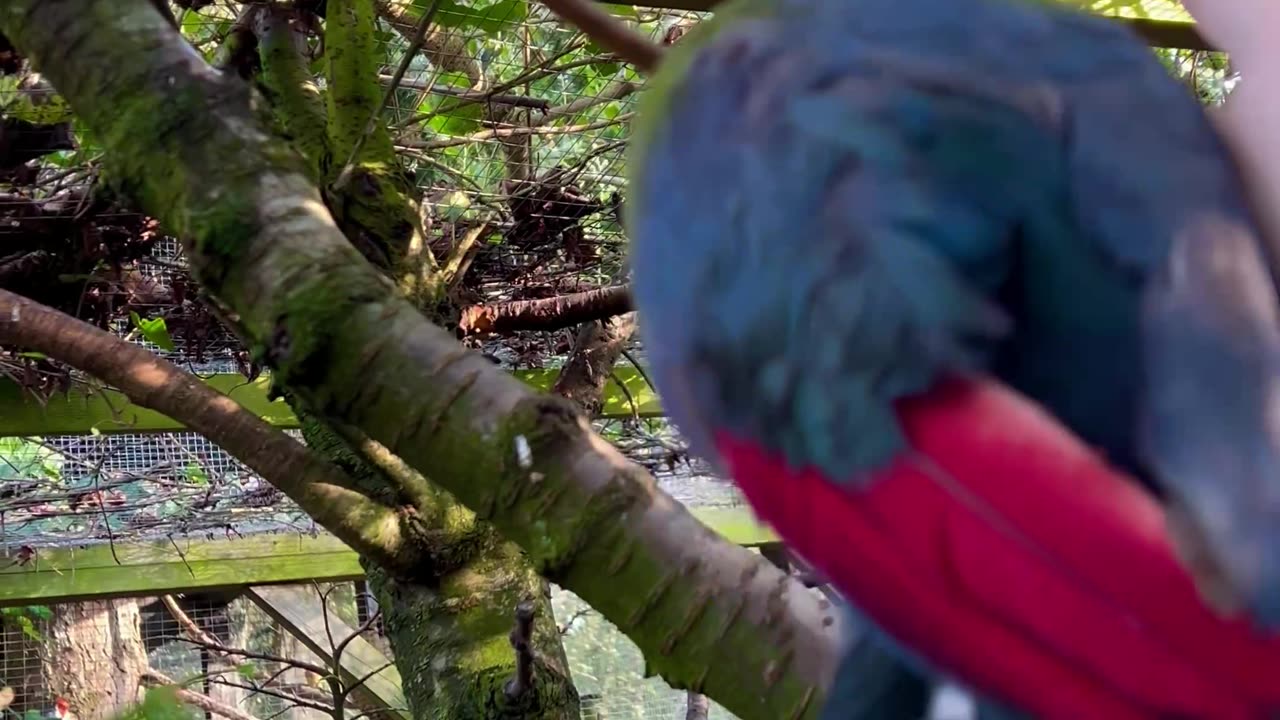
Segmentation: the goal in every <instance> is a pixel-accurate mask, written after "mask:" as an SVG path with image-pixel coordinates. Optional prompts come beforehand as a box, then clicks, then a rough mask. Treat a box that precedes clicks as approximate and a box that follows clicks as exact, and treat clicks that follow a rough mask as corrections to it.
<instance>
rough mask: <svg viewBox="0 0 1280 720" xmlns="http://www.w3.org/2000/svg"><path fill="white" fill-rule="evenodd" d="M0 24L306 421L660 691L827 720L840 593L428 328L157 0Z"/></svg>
mask: <svg viewBox="0 0 1280 720" xmlns="http://www.w3.org/2000/svg"><path fill="white" fill-rule="evenodd" d="M140 10H145V11H146V12H140ZM0 32H3V33H4V34H5V35H6V36H7V37H9V38H10V39H11V40H13V41H14V44H15V45H16V46H18V48H19V49H20V50H21V51H22V52H24V53H25V54H27V55H28V56H31V57H33V58H34V59H35V60H36V62H37V63H38V64H39V66H40V67H42V68H43V70H44V72H45V74H46V75H47V77H48V78H49V79H50V81H51V82H52V83H53V84H54V86H55V87H56V88H57V89H58V91H59V93H60V94H61V95H62V96H63V97H64V98H65V99H66V100H67V102H68V103H69V104H70V105H71V107H72V108H73V109H74V110H75V111H76V113H77V116H78V117H79V119H80V120H81V121H82V122H84V123H85V126H86V127H87V129H88V130H89V131H91V132H92V133H93V134H94V136H95V137H96V138H99V139H100V142H101V143H102V144H103V146H104V148H105V149H106V151H107V159H108V163H109V169H110V170H111V172H110V173H109V174H108V177H113V178H115V179H116V181H117V182H118V183H121V184H123V186H124V188H125V189H126V190H128V191H129V192H130V194H131V196H132V197H134V198H135V199H136V201H137V202H138V204H139V205H140V206H141V208H142V209H143V210H145V211H146V212H147V213H148V214H149V215H151V216H152V217H156V218H159V219H160V220H161V222H163V223H165V224H166V226H167V229H168V230H169V231H170V232H172V233H173V234H174V235H175V236H177V237H181V238H183V239H184V245H185V246H186V248H187V253H188V257H189V258H190V259H191V263H192V267H193V270H194V271H195V274H196V278H197V280H198V281H199V282H200V283H201V285H202V286H203V287H204V288H205V289H206V290H207V291H208V292H209V293H210V294H211V295H212V296H213V297H214V298H215V299H216V301H217V302H219V303H220V304H221V305H223V306H225V307H226V308H229V310H230V312H229V313H228V318H229V320H230V323H231V324H232V326H233V327H234V329H235V330H236V332H237V333H238V334H239V335H240V337H242V338H243V339H244V340H245V342H246V344H247V345H248V346H249V347H251V348H252V349H253V351H254V352H255V353H256V354H257V355H258V356H259V357H261V358H263V360H264V361H265V363H266V364H267V365H268V366H269V367H270V368H271V369H272V379H273V381H274V382H278V383H281V384H282V385H283V386H285V387H287V388H288V389H289V391H290V393H291V397H293V398H295V399H296V401H297V403H298V404H300V405H301V406H302V407H303V408H305V409H306V411H308V412H310V413H312V414H314V416H316V417H318V418H322V419H324V420H325V421H326V422H328V423H335V422H336V423H345V424H347V425H349V426H351V427H355V428H359V429H360V430H361V431H362V432H363V433H365V434H366V435H367V436H368V437H369V438H370V439H371V440H373V441H376V442H377V443H379V444H380V445H381V446H383V447H385V448H387V449H388V450H389V451H390V452H393V453H395V454H396V455H397V456H399V457H400V458H402V459H403V460H404V461H405V462H406V463H407V465H408V466H410V467H412V468H414V469H415V470H416V471H418V472H420V473H421V474H422V475H423V476H424V477H428V478H430V479H431V480H432V481H433V482H435V483H437V484H439V485H440V486H441V487H443V488H444V489H446V490H448V491H449V492H450V493H452V494H453V495H454V496H455V497H456V498H457V499H458V500H460V501H461V502H463V503H465V504H466V505H467V506H468V507H470V508H473V509H474V510H475V511H476V514H477V515H478V516H480V517H481V518H482V519H485V520H489V521H491V522H492V523H493V525H494V526H496V527H497V528H498V529H499V530H500V531H501V532H502V533H504V534H505V535H506V537H507V538H508V539H510V540H512V541H514V542H516V543H518V544H519V545H520V546H521V547H523V548H524V550H525V552H526V554H527V556H528V558H529V560H530V561H531V562H532V563H533V566H534V568H536V569H537V570H538V571H539V572H541V573H542V574H543V575H544V576H545V577H547V579H549V580H551V581H553V582H555V583H557V584H559V585H560V586H561V587H564V588H566V589H568V590H571V591H573V592H574V593H576V594H577V595H578V596H579V597H582V598H583V599H584V600H586V601H587V602H588V603H590V604H591V605H592V606H593V607H595V608H596V609H598V610H599V611H600V612H601V614H602V615H604V616H605V617H606V618H608V619H609V620H610V621H612V622H613V623H614V624H615V625H617V626H618V627H619V628H620V629H621V630H622V631H623V632H624V633H626V634H627V635H628V636H629V637H630V638H631V639H632V640H633V641H635V642H636V644H637V645H638V646H639V647H640V649H641V650H642V651H643V652H644V654H645V657H646V659H647V661H648V663H649V667H650V669H651V670H652V671H653V672H654V673H656V674H659V675H661V676H662V677H663V678H664V679H666V680H667V682H668V683H669V684H671V685H673V686H675V687H680V688H692V689H695V690H698V691H701V692H704V693H705V694H707V695H708V696H710V697H712V698H714V699H715V700H717V701H718V702H719V703H720V704H722V705H724V706H725V707H726V708H727V709H728V710H729V711H730V712H732V713H734V714H736V715H737V716H739V717H741V718H743V719H744V720H776V719H777V718H779V717H784V718H795V719H797V720H798V719H800V718H813V717H816V716H817V713H818V710H819V707H820V699H821V695H822V694H823V688H825V687H826V685H827V684H828V683H829V682H830V679H831V675H832V671H833V670H834V665H835V663H834V660H835V658H836V653H837V646H838V643H837V638H838V637H839V632H840V630H839V626H840V623H839V622H836V621H835V618H834V617H832V611H831V608H830V607H829V604H828V603H826V602H825V601H820V600H819V599H818V598H816V597H815V596H814V595H813V594H811V593H810V592H809V591H806V590H804V589H803V588H801V587H800V586H799V584H798V583H795V582H794V581H793V580H791V579H789V578H787V577H786V576H785V575H784V574H783V573H782V572H780V571H779V570H778V569H777V568H773V567H772V566H770V565H769V564H768V563H767V562H766V561H764V560H763V559H761V558H760V557H758V556H756V555H755V554H753V553H751V552H749V551H747V550H746V549H744V548H740V547H737V546H734V545H732V544H730V543H728V542H726V541H725V540H724V539H723V538H721V537H719V536H717V535H716V534H715V533H713V532H712V531H711V530H709V529H708V528H706V527H705V526H703V525H702V524H701V523H699V522H698V521H697V520H696V519H695V518H694V517H693V516H692V515H691V514H690V513H689V512H688V510H687V509H686V508H685V507H684V506H682V505H680V504H679V503H677V502H675V501H674V500H673V499H671V498H670V497H669V496H667V495H665V494H663V493H662V492H661V491H660V490H659V489H658V487H657V484H656V482H655V481H654V480H653V478H652V477H650V476H649V475H647V474H646V473H644V472H643V470H641V469H640V468H638V467H636V466H635V465H633V464H631V463H629V462H627V461H626V460H625V459H624V458H623V457H622V456H621V454H619V453H618V452H617V450H615V449H614V448H612V447H610V446H609V444H608V443H606V442H605V441H604V440H602V439H601V438H599V437H598V436H596V435H595V434H594V433H592V432H591V430H590V426H589V425H588V423H587V422H586V420H585V419H584V418H583V417H582V416H581V415H580V414H579V413H578V412H576V410H575V409H574V408H573V406H572V404H570V403H569V402H568V401H566V400H563V399H559V398H553V397H550V396H546V395H540V394H536V393H534V392H533V391H531V390H530V389H529V388H527V387H526V386H525V385H524V384H522V383H521V382H520V381H519V380H517V379H515V378H513V377H511V376H510V375H509V374H507V373H505V372H503V371H502V370H500V369H498V368H496V367H494V366H493V365H492V363H490V362H489V361H488V360H486V359H485V358H484V357H483V356H482V355H480V354H479V353H473V352H469V351H467V350H465V349H464V348H462V347H461V346H460V345H459V344H458V343H457V342H456V341H455V340H454V339H453V338H452V337H451V336H450V334H449V333H447V332H446V331H444V330H442V329H441V328H438V327H435V326H433V325H431V324H430V323H428V322H427V321H426V320H425V319H424V318H423V316H422V314H421V313H420V312H419V311H418V310H417V309H416V308H415V307H414V306H413V305H412V304H411V303H410V302H408V301H407V300H405V299H404V298H403V297H402V296H401V295H399V294H398V293H397V292H396V290H395V288H394V287H393V285H392V284H391V283H388V282H387V280H386V278H385V277H384V276H383V275H382V274H380V273H379V272H378V270H377V269H375V268H374V267H372V266H371V265H370V264H369V263H368V262H366V261H365V260H364V258H362V257H361V255H360V254H359V253H358V252H357V251H356V250H355V249H354V248H353V247H352V245H351V243H349V242H348V241H347V239H346V238H345V237H344V236H343V234H342V232H341V231H340V230H339V229H338V227H337V226H336V225H335V223H334V222H333V219H332V218H331V217H330V216H329V215H328V213H327V212H326V211H325V206H324V203H323V202H322V201H321V197H320V194H319V191H318V189H317V188H316V187H315V186H314V185H313V184H312V183H311V182H309V180H308V177H307V172H306V169H305V164H304V163H303V162H302V161H301V159H300V158H299V157H298V156H297V155H296V154H294V153H292V152H291V151H290V150H289V149H288V147H287V145H286V144H285V143H284V142H282V141H281V140H279V139H277V138H274V137H272V136H271V135H270V134H269V133H267V132H265V131H264V130H263V129H262V126H261V125H260V124H259V122H258V120H257V117H256V115H255V114H254V110H253V107H252V104H251V94H250V92H249V90H248V89H247V88H245V87H244V85H243V83H242V82H241V81H240V80H239V79H238V78H233V77H226V76H225V75H222V74H219V73H217V72H213V71H211V70H210V69H209V68H208V66H207V65H205V64H204V63H203V62H202V61H201V60H200V59H199V58H198V57H196V56H194V54H193V53H192V52H191V50H190V47H189V46H188V45H187V44H186V43H185V41H183V40H182V39H181V37H179V36H178V35H177V33H175V32H173V30H172V28H170V27H168V26H167V25H166V24H165V23H164V21H163V19H162V18H160V17H159V16H158V15H156V14H155V12H154V11H152V10H150V8H149V7H147V5H146V2H145V0H77V1H76V2H67V1H63V2H51V1H50V0H6V1H5V2H4V3H0ZM67 48H75V49H76V52H67V51H66V49H67ZM50 354H52V353H50ZM81 359H85V358H83V357H82V358H81ZM330 520H331V521H332V518H331V519H330Z"/></svg>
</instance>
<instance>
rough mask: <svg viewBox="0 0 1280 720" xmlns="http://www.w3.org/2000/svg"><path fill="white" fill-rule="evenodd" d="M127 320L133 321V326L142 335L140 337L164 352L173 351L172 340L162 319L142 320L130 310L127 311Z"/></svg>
mask: <svg viewBox="0 0 1280 720" xmlns="http://www.w3.org/2000/svg"><path fill="white" fill-rule="evenodd" d="M129 319H130V320H132V321H133V324H134V325H135V326H136V327H137V328H138V330H139V331H140V332H141V333H142V337H144V338H146V339H147V340H149V341H150V342H151V343H153V344H154V345H157V346H159V347H161V348H163V349H165V350H169V351H170V352H172V351H173V348H174V345H173V338H171V337H169V328H168V326H166V325H165V323H164V318H162V317H157V318H147V319H145V320H144V319H142V318H141V317H139V316H138V313H136V312H133V311H132V310H131V311H129Z"/></svg>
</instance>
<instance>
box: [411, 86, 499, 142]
mask: <svg viewBox="0 0 1280 720" xmlns="http://www.w3.org/2000/svg"><path fill="white" fill-rule="evenodd" d="M455 102H456V101H455V100H453V99H452V98H448V97H441V96H439V95H431V96H429V97H428V98H427V101H426V102H424V103H423V104H422V107H420V108H419V112H425V113H430V112H432V111H434V110H435V109H436V108H438V107H440V106H441V105H442V104H444V107H448V106H449V105H452V104H454V103H455ZM483 113H484V107H483V106H482V105H481V104H480V103H471V104H470V105H464V106H462V107H459V108H454V109H452V110H446V111H445V112H443V113H441V114H439V115H436V116H435V117H433V118H431V119H430V120H428V121H427V127H429V128H431V129H432V130H434V131H436V132H438V133H440V134H441V135H450V136H457V135H470V134H471V133H473V132H475V131H477V130H479V129H480V119H481V117H482V116H483Z"/></svg>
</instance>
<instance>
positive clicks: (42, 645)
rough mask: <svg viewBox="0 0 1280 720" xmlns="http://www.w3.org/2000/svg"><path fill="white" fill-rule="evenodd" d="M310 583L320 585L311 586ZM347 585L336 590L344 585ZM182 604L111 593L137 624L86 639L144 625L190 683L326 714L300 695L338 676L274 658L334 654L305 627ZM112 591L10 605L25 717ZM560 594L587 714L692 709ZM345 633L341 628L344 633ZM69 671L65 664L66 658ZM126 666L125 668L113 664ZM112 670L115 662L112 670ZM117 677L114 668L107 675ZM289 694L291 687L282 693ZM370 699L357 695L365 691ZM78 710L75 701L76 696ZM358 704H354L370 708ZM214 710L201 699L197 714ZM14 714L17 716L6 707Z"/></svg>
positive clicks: (211, 694)
mask: <svg viewBox="0 0 1280 720" xmlns="http://www.w3.org/2000/svg"><path fill="white" fill-rule="evenodd" d="M325 589H326V590H330V594H329V595H328V596H327V598H328V607H329V608H330V610H331V612H333V613H334V615H333V617H334V618H335V619H341V620H344V621H346V622H347V623H348V624H349V625H351V626H357V625H358V624H359V617H358V613H357V611H356V608H355V604H354V599H355V589H354V588H353V587H352V586H351V584H349V583H347V584H342V585H339V586H326V588H325ZM308 591H312V590H311V589H310V588H308ZM335 591H336V592H335ZM173 599H174V601H175V603H176V605H177V607H178V610H179V612H180V616H175V615H174V614H173V612H172V611H171V610H170V609H169V608H168V607H166V606H165V604H164V602H163V601H162V600H160V599H158V598H134V599H121V600H114V601H109V602H111V603H114V604H115V605H116V606H122V605H127V606H132V607H131V611H132V612H133V613H134V614H133V615H130V616H129V617H136V627H132V628H126V629H124V630H121V629H120V628H118V627H109V625H110V623H111V619H110V618H109V617H108V616H107V614H106V613H102V614H101V615H93V616H91V619H90V620H89V621H88V622H87V623H81V624H79V625H78V626H77V627H76V629H75V631H74V632H75V633H79V635H78V637H80V638H81V640H89V641H92V637H90V636H107V635H114V637H115V641H116V642H118V643H121V645H122V646H123V645H124V644H126V643H127V641H128V639H129V638H134V637H136V641H137V642H138V643H140V646H139V649H140V650H141V651H142V653H143V654H144V656H145V661H144V663H143V665H144V666H145V667H144V670H147V671H151V672H153V673H156V674H157V676H163V677H165V678H167V679H171V680H174V681H177V682H181V683H184V684H185V686H186V687H187V688H189V689H190V690H192V691H194V692H196V693H199V694H201V695H204V696H207V697H208V698H210V699H212V700H214V701H216V702H219V703H221V704H223V705H225V706H230V707H233V708H235V709H237V710H239V711H241V712H244V713H247V714H249V715H251V716H253V717H256V718H263V719H265V718H271V717H275V718H285V719H286V720H319V719H320V718H323V717H325V716H324V715H323V714H321V713H319V712H318V711H316V710H315V709H313V708H307V707H300V706H298V704H297V702H296V700H298V699H301V700H302V701H303V702H306V703H311V704H313V705H315V704H323V703H325V702H326V699H325V697H324V694H325V693H326V692H327V687H326V686H325V685H324V684H323V683H322V682H320V679H319V678H318V676H316V675H315V674H314V673H309V672H307V671H305V670H302V669H297V668H291V667H289V666H286V665H285V664H283V663H280V662H277V661H275V660H272V659H271V658H272V657H286V658H289V659H291V660H295V661H299V662H303V663H311V664H317V665H323V664H324V663H325V662H326V660H325V659H323V658H320V657H318V656H316V655H315V654H314V653H312V652H311V651H310V650H308V649H307V648H306V647H305V646H304V645H303V644H302V643H300V642H299V641H298V640H297V638H295V637H293V636H291V635H290V633H289V632H288V631H287V630H285V629H284V628H282V627H281V626H280V625H279V624H278V623H276V622H275V621H274V620H272V618H271V617H270V616H269V615H267V614H266V613H265V612H264V611H263V610H261V609H260V608H259V607H258V606H257V605H256V604H254V603H253V602H252V601H250V600H249V599H247V598H245V597H243V596H239V595H238V594H236V593H226V594H186V595H177V596H173ZM104 602H106V601H100V602H99V603H96V604H92V605H79V606H77V605H76V604H73V603H63V604H59V605H53V606H49V607H44V606H36V607H29V608H9V609H5V610H4V611H3V613H4V614H3V616H2V618H0V628H2V629H0V687H4V686H8V687H11V688H13V689H14V690H15V698H14V701H13V704H12V705H11V706H10V708H9V709H10V710H11V711H13V712H14V713H15V714H16V715H17V716H18V717H24V716H25V714H26V713H27V712H28V711H33V712H37V713H45V712H49V711H51V710H52V709H53V707H54V703H55V701H56V699H57V697H59V692H58V688H59V687H62V686H61V685H60V684H59V683H60V680H59V678H60V677H63V676H60V675H58V674H57V673H58V672H59V671H58V670H56V669H53V668H51V667H50V666H49V662H50V660H51V658H52V657H54V655H55V653H54V651H53V650H52V649H51V648H52V646H53V644H54V640H55V638H54V634H55V633H64V637H66V635H65V633H66V632H67V630H66V629H65V627H66V626H65V625H62V624H59V620H58V618H59V617H63V616H66V615H69V614H70V613H72V612H75V611H76V610H80V611H84V610H85V608H89V610H90V612H91V613H92V612H94V611H97V610H100V609H101V606H102V605H103V603H104ZM552 603H553V606H554V612H555V613H556V617H557V620H558V621H559V623H560V625H561V628H562V632H563V637H564V646H565V652H566V655H567V656H568V659H569V665H570V671H571V673H572V674H573V679H574V683H575V685H576V686H577V688H578V692H579V694H580V696H581V698H582V710H583V717H584V718H594V719H596V720H606V719H607V720H627V719H628V718H635V719H636V720H640V719H644V720H661V719H664V718H672V719H674V718H683V717H684V713H685V708H686V704H687V695H686V693H684V692H682V691H677V690H673V689H672V688H670V687H669V686H667V685H666V683H665V682H663V681H662V680H661V679H660V678H647V679H646V678H644V677H642V673H643V668H644V661H643V658H642V657H641V655H640V652H639V650H638V649H637V648H636V647H635V646H634V645H633V644H632V643H631V642H630V640H628V639H627V638H626V637H625V636H624V635H623V634H622V633H621V632H620V631H618V630H617V629H616V628H615V627H614V626H613V625H612V624H610V623H609V622H608V621H606V620H604V619H602V618H601V617H600V616H599V615H597V614H595V613H594V612H593V611H591V610H590V609H589V608H588V607H587V606H586V604H585V603H583V602H582V600H581V599H579V598H578V597H577V596H576V595H573V594H572V593H569V592H566V591H563V590H561V589H559V588H554V589H553V595H552ZM364 637H365V638H366V639H367V640H370V641H372V642H374V643H375V644H376V645H377V646H378V647H379V649H380V650H382V651H383V652H384V653H386V654H387V656H388V657H390V656H391V654H390V648H389V646H388V645H387V643H386V641H385V639H384V638H381V637H380V636H379V635H378V634H377V631H376V629H371V630H368V631H366V633H365V634H364ZM335 638H336V639H337V640H338V641H340V640H341V639H342V636H341V635H335ZM227 648H229V649H234V650H240V651H244V653H245V654H243V655H235V654H223V653H222V652H220V650H222V649H227ZM62 672H65V670H63V671H62ZM112 672H115V673H116V676H117V677H118V676H119V675H120V673H119V671H112ZM108 674H110V673H108ZM104 677H105V676H104ZM281 696H284V697H281ZM359 702H360V701H359V700H358V699H357V701H356V703H359ZM73 710H74V708H73ZM359 711H360V709H359V708H354V709H352V710H351V712H350V713H349V715H350V716H354V715H355V714H356V713H357V712H359ZM204 716H205V714H204V713H201V712H199V711H196V710H193V711H192V717H195V718H198V717H204ZM710 717H711V718H713V719H715V720H732V718H733V716H732V715H731V714H729V713H728V712H727V711H725V710H724V709H723V708H721V707H719V706H718V705H715V704H712V706H711V713H710ZM6 720H8V718H7V716H6Z"/></svg>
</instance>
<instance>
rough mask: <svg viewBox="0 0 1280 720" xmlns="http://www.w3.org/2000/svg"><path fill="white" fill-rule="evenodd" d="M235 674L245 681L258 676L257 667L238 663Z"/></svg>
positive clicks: (251, 664)
mask: <svg viewBox="0 0 1280 720" xmlns="http://www.w3.org/2000/svg"><path fill="white" fill-rule="evenodd" d="M236 672H237V673H238V674H239V675H240V677H242V678H244V679H246V680H252V679H253V678H254V677H256V676H257V674H258V666H257V665H254V664H253V663H240V664H239V665H237V666H236Z"/></svg>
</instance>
